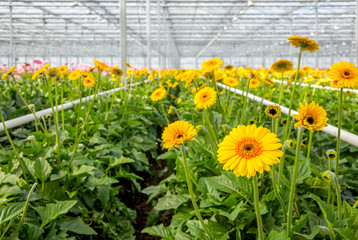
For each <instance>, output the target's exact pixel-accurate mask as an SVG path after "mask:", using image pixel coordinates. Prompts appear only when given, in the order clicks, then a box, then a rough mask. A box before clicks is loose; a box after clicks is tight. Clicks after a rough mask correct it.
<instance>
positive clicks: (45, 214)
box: [34, 200, 77, 228]
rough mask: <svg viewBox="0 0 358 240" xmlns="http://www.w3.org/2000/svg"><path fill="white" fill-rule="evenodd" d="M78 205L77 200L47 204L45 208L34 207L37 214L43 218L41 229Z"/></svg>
mask: <svg viewBox="0 0 358 240" xmlns="http://www.w3.org/2000/svg"><path fill="white" fill-rule="evenodd" d="M76 203H77V201H76V200H69V201H58V202H57V203H49V204H46V206H44V207H42V206H38V207H34V209H35V210H36V212H37V213H38V214H39V215H40V216H41V219H42V224H41V228H43V227H44V226H46V224H48V223H49V222H51V221H52V220H54V219H55V218H57V217H58V216H60V215H62V214H65V213H67V212H68V211H69V210H70V209H71V208H72V207H73V206H74V205H75V204H76Z"/></svg>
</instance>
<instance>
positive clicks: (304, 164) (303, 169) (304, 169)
mask: <svg viewBox="0 0 358 240" xmlns="http://www.w3.org/2000/svg"><path fill="white" fill-rule="evenodd" d="M287 168H288V171H289V173H290V180H291V181H292V176H293V166H288V167H287ZM309 177H311V170H310V167H309V163H308V161H303V160H302V161H300V162H299V163H298V174H297V180H296V184H301V183H303V180H305V179H307V178H309Z"/></svg>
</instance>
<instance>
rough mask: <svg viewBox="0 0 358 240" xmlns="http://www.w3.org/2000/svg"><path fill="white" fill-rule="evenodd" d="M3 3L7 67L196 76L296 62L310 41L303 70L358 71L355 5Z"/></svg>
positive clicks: (325, 1)
mask: <svg viewBox="0 0 358 240" xmlns="http://www.w3.org/2000/svg"><path fill="white" fill-rule="evenodd" d="M0 3H1V4H0V21H1V23H2V24H1V26H0V46H1V47H0V62H8V63H9V65H15V64H19V63H21V62H23V61H30V60H32V59H34V58H42V59H44V60H51V62H53V63H54V64H55V65H60V64H63V63H64V62H65V61H73V62H74V63H80V62H82V63H90V62H92V60H93V59H99V60H102V61H105V62H106V63H108V64H116V63H120V62H123V61H122V60H123V59H127V60H128V62H129V63H130V64H132V65H134V66H138V67H139V66H151V67H153V68H158V67H160V68H164V67H173V68H179V67H181V68H195V67H199V66H198V64H199V63H200V62H202V61H203V60H206V59H207V58H211V57H219V58H222V59H223V60H224V62H225V63H227V64H233V65H236V66H245V65H251V66H253V67H259V66H260V65H264V66H265V67H269V65H270V64H271V63H272V62H273V61H275V60H277V59H280V58H287V59H290V60H293V61H294V62H295V61H296V59H295V57H296V55H297V54H296V52H297V51H295V49H294V48H293V47H292V46H290V45H289V44H287V38H288V37H289V36H290V35H291V34H296V35H299V36H308V37H310V38H312V39H315V40H316V41H317V42H318V43H319V45H320V48H321V49H320V50H319V51H318V52H317V54H307V55H306V56H305V57H304V59H303V61H304V62H303V64H306V65H310V66H312V67H321V68H325V67H329V66H330V65H331V64H332V63H334V62H336V61H340V60H347V61H351V62H354V63H355V64H358V54H357V49H358V34H357V32H358V31H357V29H358V21H356V19H357V18H358V11H357V6H358V0H356V1H354V0H290V1H285V0H222V1H215V0H62V1H56V0H0ZM122 6H124V7H122ZM125 51H126V52H127V54H126V52H125ZM121 53H123V54H121ZM121 55H123V56H122V57H121V58H120V56H121ZM124 56H127V57H126V58H125V57H124ZM121 59H122V60H121Z"/></svg>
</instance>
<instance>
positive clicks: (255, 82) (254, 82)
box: [249, 78, 261, 88]
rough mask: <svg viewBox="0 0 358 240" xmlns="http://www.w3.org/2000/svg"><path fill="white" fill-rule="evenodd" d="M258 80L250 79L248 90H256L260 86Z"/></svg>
mask: <svg viewBox="0 0 358 240" xmlns="http://www.w3.org/2000/svg"><path fill="white" fill-rule="evenodd" d="M260 83H261V82H260V80H259V79H257V78H252V79H251V80H250V83H249V87H250V88H258V87H259V86H260Z"/></svg>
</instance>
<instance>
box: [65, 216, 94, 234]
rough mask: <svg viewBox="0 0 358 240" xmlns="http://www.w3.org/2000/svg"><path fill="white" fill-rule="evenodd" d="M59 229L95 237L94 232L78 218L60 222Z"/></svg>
mask: <svg viewBox="0 0 358 240" xmlns="http://www.w3.org/2000/svg"><path fill="white" fill-rule="evenodd" d="M60 229H62V230H68V231H71V232H74V233H78V234H83V235H97V233H96V231H95V230H93V229H92V228H91V227H90V226H88V225H87V224H85V223H84V222H82V220H81V218H80V217H77V218H75V219H72V220H67V221H64V222H62V223H61V224H60Z"/></svg>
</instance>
